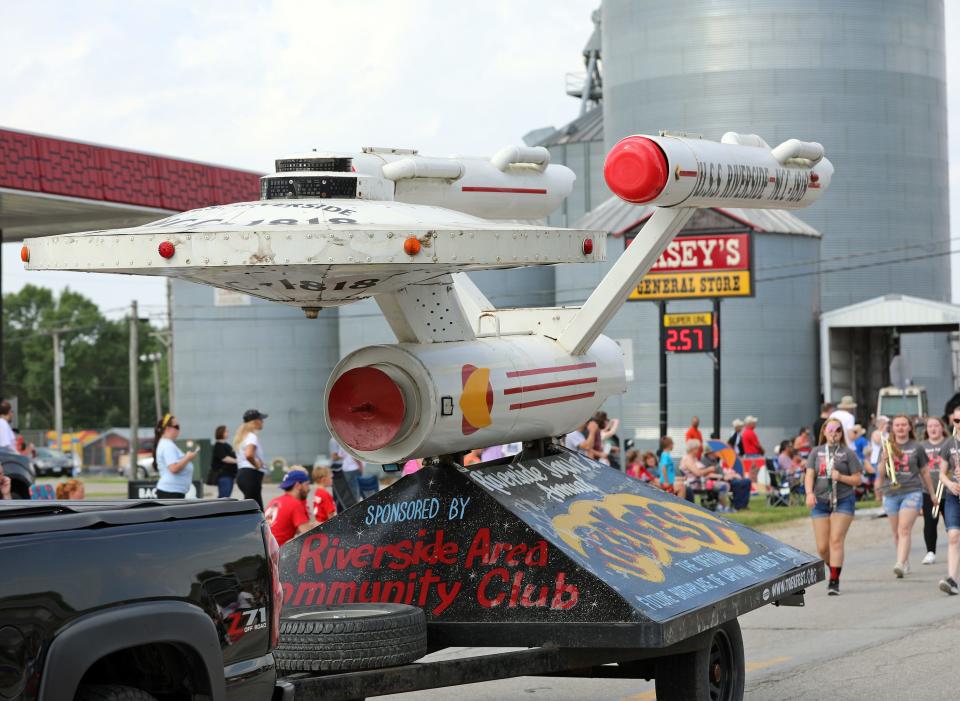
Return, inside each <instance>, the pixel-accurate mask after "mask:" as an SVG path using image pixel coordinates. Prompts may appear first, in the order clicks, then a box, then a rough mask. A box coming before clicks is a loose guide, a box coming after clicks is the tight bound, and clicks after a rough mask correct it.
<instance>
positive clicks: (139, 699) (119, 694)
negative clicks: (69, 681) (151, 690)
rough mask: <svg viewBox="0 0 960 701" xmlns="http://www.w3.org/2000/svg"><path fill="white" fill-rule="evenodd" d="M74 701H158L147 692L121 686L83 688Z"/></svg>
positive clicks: (109, 685)
mask: <svg viewBox="0 0 960 701" xmlns="http://www.w3.org/2000/svg"><path fill="white" fill-rule="evenodd" d="M74 701H157V699H156V697H155V696H151V695H150V694H148V693H147V692H146V691H141V690H140V689H134V688H133V687H132V686H121V685H119V684H96V685H90V686H81V687H80V689H79V690H78V691H77V695H76V697H75V698H74Z"/></svg>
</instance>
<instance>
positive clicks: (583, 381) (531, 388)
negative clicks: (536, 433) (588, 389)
mask: <svg viewBox="0 0 960 701" xmlns="http://www.w3.org/2000/svg"><path fill="white" fill-rule="evenodd" d="M596 381H597V378H596V377H582V378H580V379H578V380H566V381H565V382H545V383H543V384H542V385H528V386H527V387H510V388H508V389H505V390H503V393H504V394H519V393H520V392H536V391H537V390H541V389H554V388H555V387H571V386H572V385H589V384H593V383H595V382H596Z"/></svg>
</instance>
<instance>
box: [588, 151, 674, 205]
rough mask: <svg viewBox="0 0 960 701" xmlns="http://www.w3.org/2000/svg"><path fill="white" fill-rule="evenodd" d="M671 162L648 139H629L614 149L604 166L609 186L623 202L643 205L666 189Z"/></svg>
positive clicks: (604, 175)
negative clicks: (668, 162) (668, 167)
mask: <svg viewBox="0 0 960 701" xmlns="http://www.w3.org/2000/svg"><path fill="white" fill-rule="evenodd" d="M668 176H669V173H668V172H667V158H666V156H664V155H663V151H661V150H660V147H659V146H657V144H656V143H654V142H653V141H651V140H650V139H648V138H647V137H645V136H628V137H627V138H625V139H621V140H620V141H619V142H618V143H617V145H616V146H614V147H613V148H612V149H610V153H608V154H607V160H606V162H605V163H604V164H603V177H604V179H605V180H606V181H607V186H608V187H609V188H610V189H611V190H613V193H614V194H615V195H616V196H617V197H619V198H620V199H623V200H626V201H627V202H633V203H634V204H643V203H645V202H649V201H651V200H653V199H655V198H656V197H657V195H659V194H660V193H661V192H662V191H663V188H664V187H666V184H667V177H668Z"/></svg>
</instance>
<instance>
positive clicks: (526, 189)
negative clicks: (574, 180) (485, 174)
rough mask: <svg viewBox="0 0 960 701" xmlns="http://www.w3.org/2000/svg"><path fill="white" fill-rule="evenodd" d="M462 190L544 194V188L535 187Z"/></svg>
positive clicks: (463, 189) (470, 188)
mask: <svg viewBox="0 0 960 701" xmlns="http://www.w3.org/2000/svg"><path fill="white" fill-rule="evenodd" d="M460 189H461V190H462V191H463V192H509V193H512V194H514V195H546V194H547V191H546V190H545V189H540V188H536V187H469V186H466V185H465V186H464V187H462V188H460Z"/></svg>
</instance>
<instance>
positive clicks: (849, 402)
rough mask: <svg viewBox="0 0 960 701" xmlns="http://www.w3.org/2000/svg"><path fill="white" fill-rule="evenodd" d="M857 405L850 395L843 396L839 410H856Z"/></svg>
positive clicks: (838, 406) (838, 405)
mask: <svg viewBox="0 0 960 701" xmlns="http://www.w3.org/2000/svg"><path fill="white" fill-rule="evenodd" d="M856 408H857V403H856V402H855V401H853V397H852V396H850V395H849V394H845V395H843V398H842V399H841V400H840V403H839V404H837V409H856Z"/></svg>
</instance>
